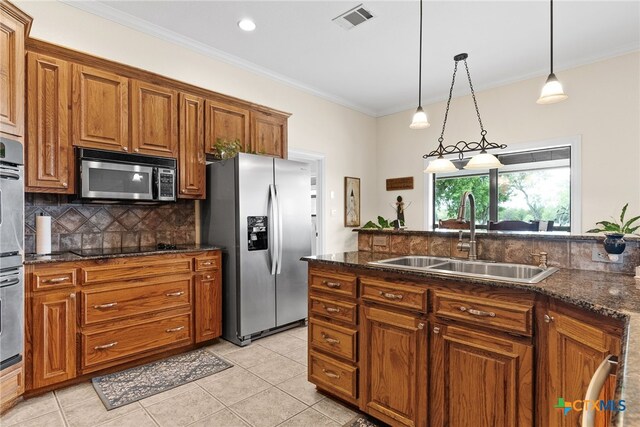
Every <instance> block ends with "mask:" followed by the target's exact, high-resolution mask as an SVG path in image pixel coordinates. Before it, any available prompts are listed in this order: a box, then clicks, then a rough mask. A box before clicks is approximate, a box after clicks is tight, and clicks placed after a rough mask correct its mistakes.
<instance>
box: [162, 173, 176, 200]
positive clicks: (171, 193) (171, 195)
mask: <svg viewBox="0 0 640 427" xmlns="http://www.w3.org/2000/svg"><path fill="white" fill-rule="evenodd" d="M175 188H176V172H175V170H173V169H158V200H175V198H176V195H175Z"/></svg>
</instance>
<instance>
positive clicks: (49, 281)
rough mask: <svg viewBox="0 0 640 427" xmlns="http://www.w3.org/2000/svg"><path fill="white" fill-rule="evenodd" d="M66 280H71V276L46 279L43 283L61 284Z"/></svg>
mask: <svg viewBox="0 0 640 427" xmlns="http://www.w3.org/2000/svg"><path fill="white" fill-rule="evenodd" d="M65 280H69V276H64V277H54V278H53V279H45V280H43V281H42V283H60V282H64V281H65Z"/></svg>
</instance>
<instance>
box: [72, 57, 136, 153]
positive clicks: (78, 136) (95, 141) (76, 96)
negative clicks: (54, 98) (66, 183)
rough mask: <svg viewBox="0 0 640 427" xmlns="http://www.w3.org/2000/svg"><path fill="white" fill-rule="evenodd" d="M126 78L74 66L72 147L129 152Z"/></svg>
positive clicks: (82, 66)
mask: <svg viewBox="0 0 640 427" xmlns="http://www.w3.org/2000/svg"><path fill="white" fill-rule="evenodd" d="M128 83H129V81H128V79H127V78H126V77H122V76H119V75H117V74H113V73H109V72H106V71H102V70H97V69H95V68H90V67H86V66H84V65H77V64H74V65H73V84H72V97H73V106H72V112H71V115H72V120H73V144H74V145H77V146H80V147H88V148H99V149H103V150H112V151H113V150H118V151H129V88H128Z"/></svg>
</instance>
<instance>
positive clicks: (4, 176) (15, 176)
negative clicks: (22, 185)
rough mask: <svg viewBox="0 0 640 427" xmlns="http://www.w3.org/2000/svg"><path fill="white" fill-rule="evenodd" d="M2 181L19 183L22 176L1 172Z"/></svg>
mask: <svg viewBox="0 0 640 427" xmlns="http://www.w3.org/2000/svg"><path fill="white" fill-rule="evenodd" d="M0 179H12V180H14V181H17V180H19V179H20V175H18V174H17V173H13V172H5V171H2V170H0Z"/></svg>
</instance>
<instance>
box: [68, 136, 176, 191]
mask: <svg viewBox="0 0 640 427" xmlns="http://www.w3.org/2000/svg"><path fill="white" fill-rule="evenodd" d="M77 158H78V167H79V173H78V179H79V182H78V189H79V191H78V193H79V196H80V197H81V198H82V199H99V200H139V201H158V202H174V201H175V200H176V159H170V158H166V157H153V156H142V155H138V154H123V153H116V152H110V151H102V150H93V149H87V148H78V149H77Z"/></svg>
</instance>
